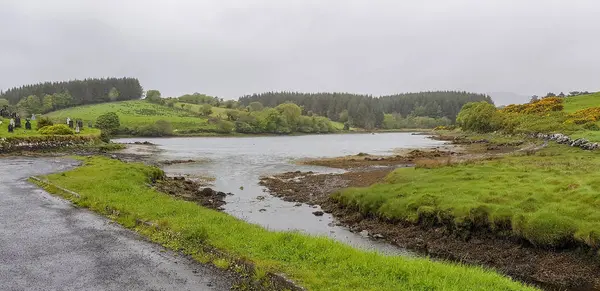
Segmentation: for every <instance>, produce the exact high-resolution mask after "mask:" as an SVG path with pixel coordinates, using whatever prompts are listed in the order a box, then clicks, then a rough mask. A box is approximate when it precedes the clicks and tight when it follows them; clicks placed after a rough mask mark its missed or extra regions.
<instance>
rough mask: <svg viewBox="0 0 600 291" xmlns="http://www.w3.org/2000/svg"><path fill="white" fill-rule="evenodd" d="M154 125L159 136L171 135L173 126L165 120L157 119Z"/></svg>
mask: <svg viewBox="0 0 600 291" xmlns="http://www.w3.org/2000/svg"><path fill="white" fill-rule="evenodd" d="M154 125H155V126H156V129H157V131H158V132H159V133H160V134H161V136H170V135H173V126H172V125H171V123H170V122H168V121H166V120H157V121H156V122H155V123H154Z"/></svg>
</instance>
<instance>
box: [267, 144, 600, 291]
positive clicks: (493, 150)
mask: <svg viewBox="0 0 600 291" xmlns="http://www.w3.org/2000/svg"><path fill="white" fill-rule="evenodd" d="M544 146H545V145H544V144H542V145H532V144H524V145H521V146H520V147H518V148H515V147H513V146H511V147H510V148H508V147H497V146H494V147H489V146H485V145H483V146H482V145H477V146H476V149H479V150H481V151H473V150H471V151H464V150H454V151H452V150H451V151H447V150H446V151H437V150H434V151H432V152H429V153H427V152H423V151H412V152H408V153H406V155H405V156H402V155H397V156H392V157H373V156H364V155H360V156H352V157H342V158H334V159H325V160H310V161H303V163H307V164H313V165H323V166H333V167H337V168H343V169H347V170H348V172H346V173H343V174H314V173H311V172H306V173H303V172H289V173H283V174H280V175H276V176H271V177H263V178H262V179H261V185H263V186H265V187H267V189H268V190H269V191H270V193H271V194H272V195H275V196H278V197H281V198H282V199H284V200H287V201H292V202H301V203H308V204H317V205H320V206H321V208H322V209H323V210H325V212H328V213H331V214H333V215H334V217H335V218H336V219H337V220H338V223H339V224H340V225H345V226H348V227H349V228H350V229H351V230H353V231H355V232H362V233H368V234H369V236H371V237H372V238H377V239H385V240H386V241H388V242H390V243H392V244H395V245H398V246H400V247H404V248H407V249H410V250H414V251H417V252H420V253H422V254H425V255H430V256H433V257H436V258H442V259H449V260H452V261H458V262H463V263H468V264H473V265H483V266H488V267H493V268H495V269H497V270H498V271H499V272H501V273H504V274H507V275H509V276H512V277H514V278H518V279H520V280H523V281H526V282H530V283H535V284H537V285H538V286H541V287H542V288H544V289H547V290H600V275H599V274H600V262H599V260H598V259H597V255H596V254H593V253H589V254H588V253H583V252H581V251H578V250H567V251H550V250H543V249H538V248H534V247H531V246H530V245H528V244H527V243H526V242H522V241H515V240H512V239H502V238H498V237H496V236H494V235H492V234H488V233H473V234H470V235H468V236H464V235H460V236H458V235H456V234H451V233H448V232H447V231H446V229H445V228H426V227H421V226H416V225H410V224H393V223H389V222H386V221H383V220H380V219H377V218H373V217H365V216H363V215H361V214H360V213H359V212H358V211H355V210H353V209H345V208H344V207H343V206H342V205H339V204H337V203H336V202H335V201H333V200H332V199H330V198H329V197H330V194H331V193H333V192H335V191H337V190H339V189H342V188H346V187H364V186H368V185H371V184H373V183H377V182H381V181H382V180H383V179H384V178H385V176H386V175H387V174H388V173H390V172H391V171H393V170H394V169H395V168H397V167H403V166H412V165H414V164H419V165H421V166H436V165H437V163H446V162H448V161H449V162H466V161H469V160H473V159H490V158H498V157H499V156H502V155H505V154H507V153H508V152H512V151H515V150H522V151H535V150H539V149H541V148H543V147H544Z"/></svg>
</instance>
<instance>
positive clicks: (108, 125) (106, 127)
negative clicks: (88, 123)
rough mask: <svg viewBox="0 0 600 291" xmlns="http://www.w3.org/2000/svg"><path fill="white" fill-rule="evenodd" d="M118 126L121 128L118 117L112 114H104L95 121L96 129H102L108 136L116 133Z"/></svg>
mask: <svg viewBox="0 0 600 291" xmlns="http://www.w3.org/2000/svg"><path fill="white" fill-rule="evenodd" d="M119 126H121V122H120V121H119V116H118V115H117V114H116V113H114V112H107V113H104V114H102V115H100V116H98V119H96V127H97V128H100V129H102V131H107V133H108V134H110V133H112V132H114V131H116V130H117V129H118V128H119Z"/></svg>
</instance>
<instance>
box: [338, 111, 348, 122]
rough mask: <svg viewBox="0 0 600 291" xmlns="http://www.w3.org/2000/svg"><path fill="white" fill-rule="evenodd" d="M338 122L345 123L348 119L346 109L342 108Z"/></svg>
mask: <svg viewBox="0 0 600 291" xmlns="http://www.w3.org/2000/svg"><path fill="white" fill-rule="evenodd" d="M338 121H339V122H342V123H345V122H347V121H348V109H344V110H342V112H341V113H340V117H339V118H338Z"/></svg>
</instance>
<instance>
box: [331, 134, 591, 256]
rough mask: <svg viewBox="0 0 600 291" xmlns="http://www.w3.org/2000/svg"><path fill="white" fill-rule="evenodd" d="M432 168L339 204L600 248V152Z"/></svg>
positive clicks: (559, 152) (563, 150)
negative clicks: (599, 170) (599, 169)
mask: <svg viewBox="0 0 600 291" xmlns="http://www.w3.org/2000/svg"><path fill="white" fill-rule="evenodd" d="M441 163H442V165H440V164H438V163H435V162H429V163H425V164H424V165H421V166H420V167H418V168H416V169H410V168H404V169H397V170H395V171H394V172H392V173H391V174H390V175H389V176H388V177H387V178H386V180H385V183H381V184H376V185H373V186H371V187H367V188H350V189H346V190H342V191H341V192H339V193H336V194H335V195H334V198H335V199H337V200H339V201H340V202H342V203H343V204H346V205H347V206H350V207H354V208H356V209H358V210H359V211H361V212H362V213H365V214H374V215H377V216H380V217H382V218H386V219H390V220H394V221H410V222H413V223H419V222H422V221H427V222H428V223H436V224H438V225H446V226H448V227H450V228H457V229H464V230H492V231H497V232H501V231H510V232H511V233H512V234H513V235H514V236H517V237H522V238H524V239H527V240H528V241H530V242H531V243H532V244H534V245H536V246H540V247H554V248H561V247H568V246H572V245H573V244H585V245H587V246H589V247H590V248H594V249H595V248H598V247H600V244H599V242H600V235H599V234H600V172H598V170H597V169H598V168H600V153H598V152H589V151H583V150H580V149H576V148H571V147H568V146H560V145H555V144H552V145H550V146H548V147H547V148H545V149H542V150H541V151H539V152H537V153H535V154H531V155H510V156H506V157H504V158H501V159H495V160H488V161H478V162H476V163H466V164H453V165H452V166H451V167H447V166H443V162H441Z"/></svg>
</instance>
